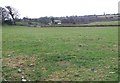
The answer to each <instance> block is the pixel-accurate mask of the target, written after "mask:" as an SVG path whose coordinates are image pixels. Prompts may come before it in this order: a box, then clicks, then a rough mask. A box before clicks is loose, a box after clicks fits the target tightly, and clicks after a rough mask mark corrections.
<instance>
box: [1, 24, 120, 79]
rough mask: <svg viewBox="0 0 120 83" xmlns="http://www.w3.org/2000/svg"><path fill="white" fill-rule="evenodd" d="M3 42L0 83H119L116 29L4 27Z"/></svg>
mask: <svg viewBox="0 0 120 83" xmlns="http://www.w3.org/2000/svg"><path fill="white" fill-rule="evenodd" d="M2 43H3V49H2V52H3V54H2V55H3V80H21V77H22V76H25V78H26V79H27V80H32V81H36V80H39V81H41V80H46V81H48V80H52V81H71V80H72V81H117V80H118V28H117V27H94V28H92V27H86V28H84V27H60V28H58V27H54V28H50V27H48V28H32V27H20V26H3V38H2ZM30 64H32V66H29V65H30ZM18 69H21V70H22V72H21V73H18Z"/></svg>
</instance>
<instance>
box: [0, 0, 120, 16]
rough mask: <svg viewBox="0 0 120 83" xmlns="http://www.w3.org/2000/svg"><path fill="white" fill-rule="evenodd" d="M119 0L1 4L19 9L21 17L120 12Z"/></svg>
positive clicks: (3, 0) (34, 0) (1, 0)
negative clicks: (119, 9)
mask: <svg viewBox="0 0 120 83" xmlns="http://www.w3.org/2000/svg"><path fill="white" fill-rule="evenodd" d="M118 2H119V0H0V6H2V7H4V6H8V5H10V6H12V7H14V8H16V9H18V11H19V13H20V17H21V18H22V17H30V18H37V17H42V16H71V15H78V16H81V15H93V14H103V13H104V12H105V13H107V14H108V13H111V14H112V13H118Z"/></svg>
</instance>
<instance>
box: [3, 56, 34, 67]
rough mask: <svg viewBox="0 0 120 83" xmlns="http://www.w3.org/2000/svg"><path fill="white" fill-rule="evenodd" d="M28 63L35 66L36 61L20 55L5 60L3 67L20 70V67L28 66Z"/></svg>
mask: <svg viewBox="0 0 120 83" xmlns="http://www.w3.org/2000/svg"><path fill="white" fill-rule="evenodd" d="M27 61H29V62H31V63H32V64H34V63H35V61H36V59H35V58H34V57H30V56H22V55H18V56H14V57H8V58H3V65H5V66H7V67H10V68H20V67H25V66H26V65H27V64H26V62H27Z"/></svg>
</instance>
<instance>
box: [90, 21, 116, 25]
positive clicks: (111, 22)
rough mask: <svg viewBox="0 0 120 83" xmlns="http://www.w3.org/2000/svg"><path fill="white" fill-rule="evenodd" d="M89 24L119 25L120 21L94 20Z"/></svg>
mask: <svg viewBox="0 0 120 83" xmlns="http://www.w3.org/2000/svg"><path fill="white" fill-rule="evenodd" d="M89 25H118V21H107V22H93V23H89Z"/></svg>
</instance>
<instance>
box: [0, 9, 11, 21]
mask: <svg viewBox="0 0 120 83" xmlns="http://www.w3.org/2000/svg"><path fill="white" fill-rule="evenodd" d="M8 19H9V12H8V11H7V10H6V9H5V8H3V7H0V21H1V22H2V23H4V21H5V20H8Z"/></svg>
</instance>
